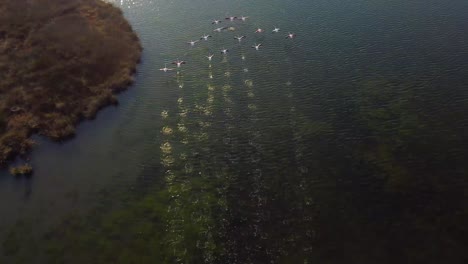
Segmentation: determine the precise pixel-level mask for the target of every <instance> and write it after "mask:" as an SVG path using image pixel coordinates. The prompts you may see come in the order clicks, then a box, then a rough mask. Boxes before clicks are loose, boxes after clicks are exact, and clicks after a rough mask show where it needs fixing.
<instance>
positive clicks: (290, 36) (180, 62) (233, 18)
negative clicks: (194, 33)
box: [159, 16, 296, 72]
mask: <svg viewBox="0 0 468 264" xmlns="http://www.w3.org/2000/svg"><path fill="white" fill-rule="evenodd" d="M248 18H249V17H246V16H240V17H236V16H230V17H226V18H225V20H228V21H231V22H233V21H236V20H240V21H244V22H245V21H246V20H247V19H248ZM221 22H222V20H216V19H215V20H213V21H211V24H213V25H218V24H220V23H221ZM230 29H231V27H218V28H215V29H214V30H213V31H214V32H222V31H225V30H230ZM264 32H265V30H263V29H261V28H257V30H255V32H254V33H257V34H261V33H264ZM271 32H272V33H279V32H280V28H278V27H274V29H273V30H272V31H271ZM211 37H212V36H211V35H208V34H204V35H202V36H201V38H200V39H199V40H190V41H188V42H187V44H189V45H190V46H192V47H193V46H195V45H196V43H197V42H199V41H200V40H204V41H207V40H208V39H209V38H211ZM295 37H296V34H294V33H288V34H287V35H285V38H286V39H293V38H295ZM245 38H247V36H235V37H234V39H237V41H238V42H239V43H241V42H242V40H243V39H245ZM262 46H263V45H262V44H261V43H259V44H257V43H255V44H254V45H252V48H253V49H255V50H260V47H262ZM220 51H221V54H223V55H224V56H226V55H227V54H228V52H229V49H226V48H223V49H221V50H220ZM213 56H214V54H208V56H206V58H207V59H208V60H209V61H211V60H212V59H213ZM186 63H187V62H186V61H183V60H179V59H177V60H175V61H173V62H172V63H171V64H174V65H176V66H177V68H180V67H182V65H184V64H186ZM159 70H160V71H163V72H168V71H173V70H175V69H174V68H168V67H167V64H166V65H164V68H161V69H159Z"/></svg>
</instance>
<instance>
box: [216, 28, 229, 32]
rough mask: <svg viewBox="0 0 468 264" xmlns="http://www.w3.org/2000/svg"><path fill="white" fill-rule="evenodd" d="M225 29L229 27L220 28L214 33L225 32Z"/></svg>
mask: <svg viewBox="0 0 468 264" xmlns="http://www.w3.org/2000/svg"><path fill="white" fill-rule="evenodd" d="M225 29H227V27H219V28H217V29H215V30H213V31H216V32H221V31H223V30H225Z"/></svg>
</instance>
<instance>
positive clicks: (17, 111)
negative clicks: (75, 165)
mask: <svg viewBox="0 0 468 264" xmlns="http://www.w3.org/2000/svg"><path fill="white" fill-rule="evenodd" d="M141 50H142V48H141V46H140V43H139V40H138V37H137V36H136V35H135V33H134V32H133V31H132V28H131V27H130V25H129V24H128V23H127V21H126V20H125V19H124V18H123V16H122V12H121V10H120V9H118V8H116V7H114V6H112V5H111V4H108V3H105V2H102V1H100V0H15V1H1V2H0V166H5V165H7V162H8V161H9V160H11V159H13V158H14V157H16V156H17V155H19V154H24V153H26V152H27V151H28V150H29V149H30V148H31V147H32V145H33V143H32V142H31V141H30V140H29V137H30V135H31V134H32V133H35V132H37V133H40V134H42V135H45V136H47V137H49V138H51V139H54V140H61V139H64V138H67V137H70V136H72V135H74V133H75V127H76V124H77V123H78V122H79V121H80V120H81V119H83V118H93V117H94V116H95V115H96V112H97V111H98V110H99V109H101V108H102V107H104V106H106V105H109V104H116V103H117V100H116V97H115V96H114V93H116V92H119V91H122V90H124V89H126V88H127V86H128V85H129V84H131V83H132V81H133V79H132V74H133V73H134V72H135V67H136V64H137V63H138V61H139V59H140V56H141Z"/></svg>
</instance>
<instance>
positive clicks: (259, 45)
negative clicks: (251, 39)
mask: <svg viewBox="0 0 468 264" xmlns="http://www.w3.org/2000/svg"><path fill="white" fill-rule="evenodd" d="M261 46H263V45H262V44H261V43H260V44H257V43H255V45H253V46H252V48H254V49H255V50H259V49H260V47H261Z"/></svg>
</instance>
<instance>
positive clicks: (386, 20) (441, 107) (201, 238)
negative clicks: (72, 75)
mask: <svg viewBox="0 0 468 264" xmlns="http://www.w3.org/2000/svg"><path fill="white" fill-rule="evenodd" d="M111 2H113V3H114V4H116V5H117V6H120V7H121V8H122V9H123V11H124V13H125V16H126V17H127V18H128V19H129V21H130V22H131V24H132V25H133V27H134V29H135V30H136V31H137V32H138V34H139V36H140V38H141V40H142V44H143V47H144V49H145V50H144V54H143V61H142V64H141V65H140V67H139V70H138V73H137V76H136V83H135V85H134V86H133V87H132V88H131V89H130V91H128V92H126V93H124V94H123V95H121V97H120V99H121V104H120V105H119V107H117V108H112V107H111V108H107V109H105V110H104V111H102V112H101V113H100V114H99V115H98V117H97V119H96V120H95V121H92V122H86V123H84V124H82V125H80V127H79V131H78V136H77V138H76V139H74V140H71V141H69V142H66V143H63V144H54V143H50V142H48V141H46V140H44V139H41V138H38V140H39V142H40V143H41V146H40V147H38V148H37V149H36V150H35V151H34V153H33V157H32V163H33V165H34V166H35V168H36V173H35V175H34V177H33V178H31V179H12V177H11V176H8V175H6V174H5V173H2V174H1V175H0V210H1V212H2V217H1V219H0V228H1V229H0V237H1V238H2V240H3V241H4V242H3V243H2V255H3V256H2V258H0V260H4V261H7V262H6V263H10V262H12V261H17V262H19V263H35V262H37V263H467V262H468V253H467V249H468V227H467V225H466V223H468V175H467V174H468V170H467V169H468V168H467V165H466V161H467V160H468V132H467V127H468V116H467V114H468V63H467V62H468V47H467V43H468V16H466V14H467V12H468V2H467V1H464V0H453V1H450V3H448V2H447V1H440V0H429V1H419V0H410V1H408V0H406V1H400V0H396V1H380V0H378V1H370V0H357V1H346V0H331V1H330V0H327V1H325V0H307V1H305V0H290V1H285V0H282V1H277V0H268V1H267V0H257V1H249V0H230V1H225V0H220V1H212V0H210V1H209V0H190V1H189V0H179V1H174V0H172V1H170V0H133V1H132V0H121V1H117V0H115V1H111ZM389 2H391V3H389ZM231 15H234V16H241V15H245V16H248V17H249V18H248V19H247V21H246V22H240V21H236V22H228V21H223V22H222V24H220V26H226V25H228V26H232V27H234V29H235V30H234V31H224V32H221V33H217V32H213V29H214V28H215V26H214V25H211V23H210V21H211V20H212V19H214V18H224V17H225V16H231ZM275 26H278V27H280V28H281V32H280V33H278V34H273V33H270V32H271V30H272V29H273V28H274V27H275ZM258 27H260V28H264V29H265V30H266V32H265V33H263V34H255V33H254V31H255V30H256V28H258ZM288 32H294V33H296V34H297V38H296V39H293V40H290V39H285V34H286V33H288ZM205 33H208V34H211V35H213V37H212V38H210V39H209V40H208V41H206V42H205V41H200V42H198V43H197V44H196V45H195V46H194V47H190V45H188V44H187V43H186V42H187V41H190V40H197V39H199V38H200V36H201V35H203V34H205ZM236 35H246V36H247V38H246V39H245V40H244V41H243V42H242V43H240V44H239V43H237V40H235V39H234V36H236ZM254 43H262V44H263V47H262V48H261V49H260V50H259V51H255V50H254V49H252V48H251V45H252V44H254ZM223 47H224V48H228V49H230V52H229V54H228V55H227V56H222V55H221V54H220V52H219V50H220V49H221V48H223ZM209 53H213V54H215V56H214V58H213V61H212V62H211V63H210V62H209V61H208V60H207V59H206V57H205V56H207V55H208V54H209ZM177 58H179V59H183V60H186V61H187V62H188V63H187V64H186V65H184V66H183V67H182V68H181V69H180V70H177V71H173V72H168V73H163V72H161V71H159V70H158V69H159V68H162V67H164V64H165V63H170V62H171V61H173V60H175V59H177Z"/></svg>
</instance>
